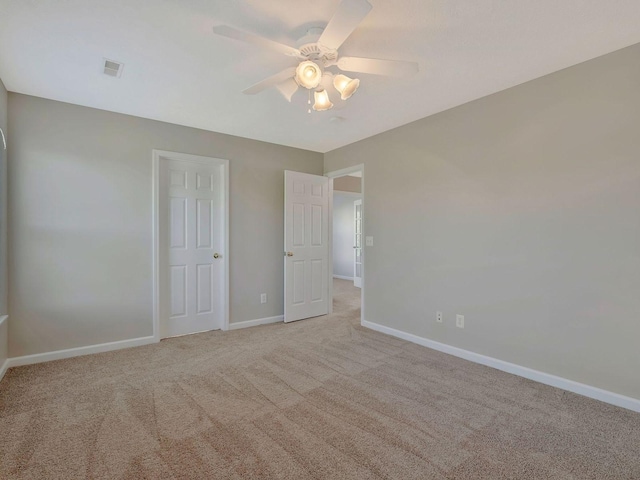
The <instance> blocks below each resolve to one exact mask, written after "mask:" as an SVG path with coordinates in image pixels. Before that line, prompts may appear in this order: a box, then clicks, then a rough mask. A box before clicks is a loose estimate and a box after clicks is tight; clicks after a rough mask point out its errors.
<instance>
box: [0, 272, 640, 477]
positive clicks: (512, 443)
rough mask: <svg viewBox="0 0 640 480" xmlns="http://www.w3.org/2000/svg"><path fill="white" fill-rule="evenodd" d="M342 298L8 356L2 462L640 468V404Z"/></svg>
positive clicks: (1, 394)
mask: <svg viewBox="0 0 640 480" xmlns="http://www.w3.org/2000/svg"><path fill="white" fill-rule="evenodd" d="M335 283H336V308H335V310H336V313H335V314H334V315H332V316H327V317H320V318H316V319H311V320H305V321H301V322H296V323H294V324H289V325H284V324H276V325H266V326H261V327H255V328H250V329H245V330H237V331H230V332H212V333H205V334H199V335H192V336H188V337H180V338H174V339H169V340H164V341H162V342H161V343H160V344H158V345H150V346H146V347H140V348H134V349H129V350H121V351H118V352H111V353H105V354H100V355H93V356H87V357H81V358H75V359H69V360H62V361H57V362H51V363H47V364H40V365H33V366H28V367H21V368H14V369H11V370H10V371H9V372H8V374H7V376H6V378H5V379H4V380H3V381H2V383H0V478H2V479H13V478H24V479H41V478H42V479H67V480H69V479H76V478H92V479H102V478H109V479H118V478H128V479H165V478H178V479H200V478H202V479H213V478H233V479H238V478H256V479H258V478H281V479H306V478H326V479H349V478H353V479H365V478H397V479H412V478H420V479H442V478H448V479H453V478H460V479H463V478H464V479H470V478H477V479H498V478H513V479H533V478H535V479H542V478H559V479H569V478H576V479H585V478H594V479H596V478H597V479H603V478H611V479H634V478H635V479H637V478H640V415H639V414H636V413H632V412H630V411H626V410H623V409H620V408H616V407H612V406H610V405H606V404H604V403H600V402H597V401H594V400H590V399H587V398H584V397H580V396H578V395H574V394H572V393H568V392H564V391H562V390H558V389H554V388H551V387H547V386H544V385H541V384H537V383H535V382H532V381H529V380H525V379H522V378H519V377H516V376H512V375H509V374H506V373H503V372H500V371H497V370H493V369H490V368H487V367H483V366H480V365H476V364H473V363H469V362H466V361H464V360H461V359H457V358H455V357H451V356H448V355H445V354H442V353H439V352H435V351H432V350H429V349H426V348H423V347H420V346H417V345H413V344H410V343H407V342H404V341H401V340H398V339H395V338H392V337H389V336H386V335H383V334H380V333H377V332H373V331H371V330H368V329H365V328H362V327H360V326H359V318H360V311H359V298H358V297H357V296H356V295H357V294H359V291H358V290H357V289H354V288H353V287H352V286H350V285H349V283H348V282H345V281H340V280H337V281H336V282H335Z"/></svg>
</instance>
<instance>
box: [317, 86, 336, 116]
mask: <svg viewBox="0 0 640 480" xmlns="http://www.w3.org/2000/svg"><path fill="white" fill-rule="evenodd" d="M313 98H314V99H315V101H316V102H315V103H314V104H313V109H314V110H315V111H317V112H322V111H323V110H329V109H330V108H331V107H333V103H331V100H329V94H328V93H327V91H326V90H320V91H319V92H313Z"/></svg>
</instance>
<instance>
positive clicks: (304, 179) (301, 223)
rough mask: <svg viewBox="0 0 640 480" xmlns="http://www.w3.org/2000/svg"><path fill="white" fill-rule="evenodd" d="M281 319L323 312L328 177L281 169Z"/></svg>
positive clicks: (326, 304) (325, 304)
mask: <svg viewBox="0 0 640 480" xmlns="http://www.w3.org/2000/svg"><path fill="white" fill-rule="evenodd" d="M284 183H285V193H284V250H285V257H284V321H285V322H292V321H294V320H300V319H303V318H309V317H317V316H318V315H326V314H327V313H328V311H329V301H328V275H329V273H328V264H329V245H328V242H329V234H328V225H329V218H328V217H329V179H328V178H327V177H321V176H319V175H310V174H308V173H299V172H290V171H285V172H284Z"/></svg>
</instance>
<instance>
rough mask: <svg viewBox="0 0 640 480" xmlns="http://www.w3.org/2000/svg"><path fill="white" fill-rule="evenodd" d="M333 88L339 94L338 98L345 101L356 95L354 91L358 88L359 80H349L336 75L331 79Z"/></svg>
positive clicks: (343, 76)
mask: <svg viewBox="0 0 640 480" xmlns="http://www.w3.org/2000/svg"><path fill="white" fill-rule="evenodd" d="M333 86H334V87H336V90H338V91H339V92H340V98H341V99H342V100H346V99H347V98H349V97H350V96H351V95H353V94H354V93H356V90H357V89H358V87H359V86H360V80H358V79H357V78H353V79H352V78H349V77H347V76H346V75H342V74H340V75H336V76H335V78H334V79H333Z"/></svg>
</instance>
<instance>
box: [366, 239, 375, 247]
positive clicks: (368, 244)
mask: <svg viewBox="0 0 640 480" xmlns="http://www.w3.org/2000/svg"><path fill="white" fill-rule="evenodd" d="M364 242H365V243H364V244H365V245H366V246H367V247H373V237H364Z"/></svg>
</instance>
